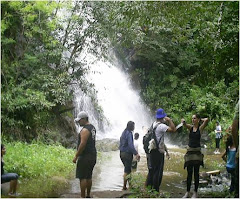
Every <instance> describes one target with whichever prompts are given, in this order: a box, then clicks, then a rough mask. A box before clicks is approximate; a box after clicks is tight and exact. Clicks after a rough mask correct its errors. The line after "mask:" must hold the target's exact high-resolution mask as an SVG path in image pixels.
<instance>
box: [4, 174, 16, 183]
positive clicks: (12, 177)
mask: <svg viewBox="0 0 240 199" xmlns="http://www.w3.org/2000/svg"><path fill="white" fill-rule="evenodd" d="M17 179H18V174H16V173H4V174H2V175H1V184H2V183H5V182H10V181H11V180H17Z"/></svg>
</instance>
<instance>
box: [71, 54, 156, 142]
mask: <svg viewBox="0 0 240 199" xmlns="http://www.w3.org/2000/svg"><path fill="white" fill-rule="evenodd" d="M85 58H86V60H87V64H88V66H89V67H90V70H91V72H90V73H89V75H88V76H87V79H88V81H89V82H91V83H93V84H94V85H95V89H96V90H97V99H98V102H99V105H100V106H101V107H102V110H103V114H104V116H105V117H106V118H107V121H108V122H106V121H105V122H104V124H103V125H104V127H103V128H104V132H101V131H100V130H99V128H98V127H99V122H97V120H96V118H95V117H94V110H93V106H92V104H91V103H89V102H90V99H87V100H86V97H84V96H83V95H81V94H77V95H76V100H75V103H76V108H78V110H76V114H77V113H78V112H80V111H81V110H84V111H86V112H88V113H89V119H90V122H91V123H92V124H93V125H95V126H96V128H97V131H98V133H97V135H98V139H101V138H117V139H119V137H120V136H121V133H122V131H123V130H124V129H125V128H126V125H127V122H128V121H130V120H131V121H133V122H135V131H134V132H138V133H139V134H140V137H142V136H143V129H142V127H143V126H145V127H149V126H150V125H151V121H152V120H153V118H152V116H151V115H150V113H149V111H148V109H147V107H146V106H145V105H144V104H143V102H142V100H141V99H140V96H139V93H138V92H137V91H134V90H133V89H132V88H131V85H130V80H129V76H128V74H126V73H124V72H123V71H122V70H121V69H120V68H121V66H119V63H117V62H114V65H113V64H112V63H110V62H108V61H101V60H98V61H93V60H96V58H95V57H94V56H93V55H90V54H88V55H87V56H86V57H85ZM90 61H91V62H90ZM79 104H81V106H79ZM80 107H81V109H79V108H80Z"/></svg>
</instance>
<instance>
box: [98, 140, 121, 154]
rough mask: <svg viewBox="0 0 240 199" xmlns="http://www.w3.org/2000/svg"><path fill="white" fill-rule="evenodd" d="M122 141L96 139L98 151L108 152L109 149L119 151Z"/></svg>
mask: <svg viewBox="0 0 240 199" xmlns="http://www.w3.org/2000/svg"><path fill="white" fill-rule="evenodd" d="M119 143H120V141H119V140H117V139H110V138H106V139H102V140H96V148H97V151H102V152H108V151H117V150H118V148H119Z"/></svg>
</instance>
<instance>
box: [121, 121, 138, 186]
mask: <svg viewBox="0 0 240 199" xmlns="http://www.w3.org/2000/svg"><path fill="white" fill-rule="evenodd" d="M134 129H135V123H134V122H133V121H129V122H128V123H127V127H126V128H125V130H124V131H123V132H122V135H121V137H120V146H119V150H120V159H121V161H122V163H123V165H124V174H123V188H122V189H123V190H127V182H128V177H129V176H128V175H129V174H130V173H131V169H132V160H133V155H135V156H136V159H137V160H140V155H139V154H138V152H137V151H136V149H135V148H134V144H133V134H132V132H133V131H134Z"/></svg>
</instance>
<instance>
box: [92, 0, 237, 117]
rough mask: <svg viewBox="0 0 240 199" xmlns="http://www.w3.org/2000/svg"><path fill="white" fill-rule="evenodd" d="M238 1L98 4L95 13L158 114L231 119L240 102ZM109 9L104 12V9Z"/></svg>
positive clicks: (152, 108)
mask: <svg viewBox="0 0 240 199" xmlns="http://www.w3.org/2000/svg"><path fill="white" fill-rule="evenodd" d="M238 6H239V2H160V1H158V2H156V1H155V2H151V1H148V2H114V3H112V4H109V3H107V2H96V3H94V4H92V8H93V10H94V11H93V14H94V16H95V17H96V18H97V19H98V21H99V22H100V23H101V24H102V28H103V29H104V30H105V31H106V32H108V33H107V34H108V37H109V38H110V39H111V42H112V45H113V46H115V49H116V50H117V51H118V53H119V54H123V55H125V57H127V59H128V63H130V64H131V65H130V64H129V65H128V66H127V67H128V71H130V72H131V73H132V74H134V77H136V76H138V78H135V80H136V79H137V81H138V82H137V85H140V87H141V91H142V92H141V94H142V97H143V98H144V100H145V102H146V104H147V105H148V106H149V107H150V109H151V110H152V111H153V112H154V111H155V110H156V109H157V108H159V107H162V108H164V109H166V111H167V112H168V113H169V114H170V115H171V117H173V119H174V120H175V121H177V120H178V121H179V118H180V117H190V116H191V114H193V113H195V112H199V113H200V114H201V116H203V117H206V116H207V117H209V118H210V119H217V120H223V121H224V120H228V119H229V118H232V116H233V107H234V104H235V103H236V101H237V99H238V93H239V84H238V82H239V78H238V70H239V69H238V64H239V63H238V62H239V49H238V43H239V42H238V40H239V37H238V34H239V30H238V27H239V25H238V21H239V16H238V11H239V8H238ZM100 7H101V8H102V7H104V9H103V8H102V9H100ZM233 71H234V72H233Z"/></svg>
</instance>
